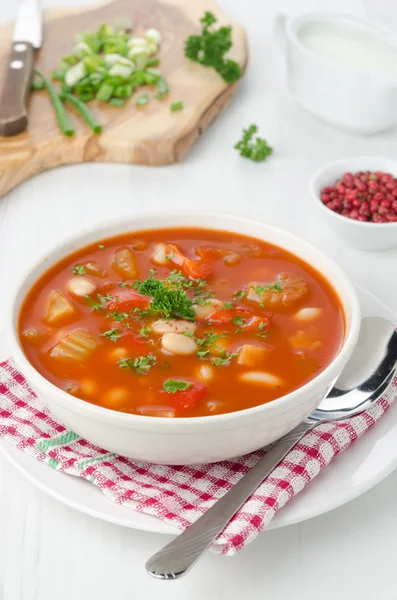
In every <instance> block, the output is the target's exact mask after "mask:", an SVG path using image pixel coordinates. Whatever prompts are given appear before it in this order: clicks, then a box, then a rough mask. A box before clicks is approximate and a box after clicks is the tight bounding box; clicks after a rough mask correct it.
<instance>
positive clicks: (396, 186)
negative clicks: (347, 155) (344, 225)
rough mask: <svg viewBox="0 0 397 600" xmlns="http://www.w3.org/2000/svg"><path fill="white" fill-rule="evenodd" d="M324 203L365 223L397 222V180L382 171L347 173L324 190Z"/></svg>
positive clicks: (343, 214)
mask: <svg viewBox="0 0 397 600" xmlns="http://www.w3.org/2000/svg"><path fill="white" fill-rule="evenodd" d="M320 198H321V201H322V202H323V203H324V205H325V206H326V207H327V208H329V209H330V210H332V211H334V212H337V213H339V214H340V215H342V216H344V217H346V218H349V219H353V220H356V221H362V222H372V223H395V222H397V177H396V178H395V177H393V175H391V174H390V173H383V172H382V171H375V172H371V171H359V172H358V173H344V175H343V176H342V177H341V178H340V179H338V180H337V181H336V182H335V184H334V185H328V186H326V187H324V188H323V189H322V190H321V192H320Z"/></svg>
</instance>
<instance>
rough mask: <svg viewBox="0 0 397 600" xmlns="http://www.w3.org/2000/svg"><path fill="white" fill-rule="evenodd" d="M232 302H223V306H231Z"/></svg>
mask: <svg viewBox="0 0 397 600" xmlns="http://www.w3.org/2000/svg"><path fill="white" fill-rule="evenodd" d="M233 306H234V304H233V302H224V303H223V308H225V309H226V308H233Z"/></svg>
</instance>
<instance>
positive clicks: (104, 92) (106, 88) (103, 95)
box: [96, 83, 114, 102]
mask: <svg viewBox="0 0 397 600" xmlns="http://www.w3.org/2000/svg"><path fill="white" fill-rule="evenodd" d="M113 90H114V87H113V86H112V85H109V84H108V83H103V84H102V85H101V87H100V88H99V90H98V93H97V95H96V99H97V100H99V101H100V102H109V100H110V98H111V97H112V94H113Z"/></svg>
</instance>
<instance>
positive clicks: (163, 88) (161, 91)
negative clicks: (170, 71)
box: [155, 77, 169, 100]
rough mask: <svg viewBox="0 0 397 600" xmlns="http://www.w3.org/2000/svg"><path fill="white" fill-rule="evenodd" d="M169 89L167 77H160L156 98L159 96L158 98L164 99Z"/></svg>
mask: <svg viewBox="0 0 397 600" xmlns="http://www.w3.org/2000/svg"><path fill="white" fill-rule="evenodd" d="M168 91H169V90H168V83H167V81H166V79H164V78H163V77H160V79H159V80H158V81H157V94H156V95H155V98H157V100H162V99H163V98H164V96H166V95H167V94H168Z"/></svg>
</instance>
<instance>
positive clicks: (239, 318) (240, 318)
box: [233, 315, 244, 326]
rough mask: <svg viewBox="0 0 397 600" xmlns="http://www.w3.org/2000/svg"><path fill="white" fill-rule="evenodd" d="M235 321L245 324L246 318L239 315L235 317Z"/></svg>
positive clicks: (237, 323)
mask: <svg viewBox="0 0 397 600" xmlns="http://www.w3.org/2000/svg"><path fill="white" fill-rule="evenodd" d="M233 323H234V324H235V325H238V326H240V325H244V319H243V317H242V316H240V315H238V316H237V317H234V319H233Z"/></svg>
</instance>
